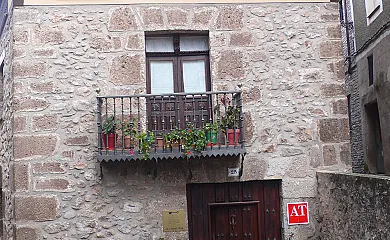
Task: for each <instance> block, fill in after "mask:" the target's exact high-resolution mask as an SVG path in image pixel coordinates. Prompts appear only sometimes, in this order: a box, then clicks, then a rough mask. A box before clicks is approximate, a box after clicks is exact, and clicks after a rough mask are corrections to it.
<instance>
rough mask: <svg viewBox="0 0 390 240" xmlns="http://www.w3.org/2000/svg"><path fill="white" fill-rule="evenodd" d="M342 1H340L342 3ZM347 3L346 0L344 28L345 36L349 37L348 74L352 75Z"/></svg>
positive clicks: (345, 0)
mask: <svg viewBox="0 0 390 240" xmlns="http://www.w3.org/2000/svg"><path fill="white" fill-rule="evenodd" d="M341 1H342V0H340V2H341ZM347 1H348V0H344V8H343V9H344V26H345V34H346V35H347V61H348V74H352V60H351V49H350V39H349V21H348V10H347Z"/></svg>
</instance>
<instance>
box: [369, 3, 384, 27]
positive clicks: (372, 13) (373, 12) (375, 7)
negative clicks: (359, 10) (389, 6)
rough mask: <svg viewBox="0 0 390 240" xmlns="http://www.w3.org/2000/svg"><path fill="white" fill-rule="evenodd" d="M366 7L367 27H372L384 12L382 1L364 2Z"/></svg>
mask: <svg viewBox="0 0 390 240" xmlns="http://www.w3.org/2000/svg"><path fill="white" fill-rule="evenodd" d="M364 3H365V7H366V16H367V26H368V25H370V24H371V23H372V22H373V21H374V20H375V19H376V18H377V17H378V16H379V14H380V13H381V12H382V11H383V3H382V0H364Z"/></svg>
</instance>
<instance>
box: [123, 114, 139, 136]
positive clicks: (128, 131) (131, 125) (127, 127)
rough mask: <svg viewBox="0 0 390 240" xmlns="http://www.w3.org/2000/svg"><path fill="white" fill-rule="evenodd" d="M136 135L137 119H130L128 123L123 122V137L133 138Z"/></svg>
mask: <svg viewBox="0 0 390 240" xmlns="http://www.w3.org/2000/svg"><path fill="white" fill-rule="evenodd" d="M136 134H137V119H136V118H132V119H131V120H130V121H126V119H125V120H124V121H123V135H125V136H129V135H132V136H135V135H136Z"/></svg>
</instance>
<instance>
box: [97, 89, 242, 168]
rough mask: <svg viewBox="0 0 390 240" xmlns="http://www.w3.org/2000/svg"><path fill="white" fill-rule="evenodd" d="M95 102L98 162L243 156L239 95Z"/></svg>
mask: <svg viewBox="0 0 390 240" xmlns="http://www.w3.org/2000/svg"><path fill="white" fill-rule="evenodd" d="M97 100H98V101H97V103H98V118H97V126H98V160H99V161H116V160H137V159H156V160H157V159H164V158H181V157H185V158H189V157H195V156H204V157H217V156H233V155H239V154H245V147H244V128H243V127H244V126H243V111H242V99H241V92H236V91H226V92H203V93H174V94H162V95H152V94H143V95H132V96H99V97H97Z"/></svg>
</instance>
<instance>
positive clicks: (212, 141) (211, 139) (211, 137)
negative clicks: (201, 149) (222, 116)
mask: <svg viewBox="0 0 390 240" xmlns="http://www.w3.org/2000/svg"><path fill="white" fill-rule="evenodd" d="M217 138H218V132H217V131H211V132H206V141H207V146H212V145H216V144H217Z"/></svg>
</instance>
